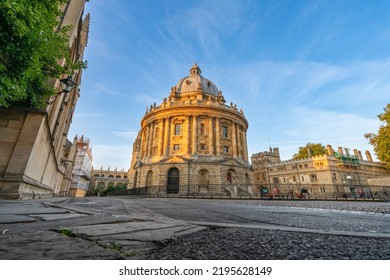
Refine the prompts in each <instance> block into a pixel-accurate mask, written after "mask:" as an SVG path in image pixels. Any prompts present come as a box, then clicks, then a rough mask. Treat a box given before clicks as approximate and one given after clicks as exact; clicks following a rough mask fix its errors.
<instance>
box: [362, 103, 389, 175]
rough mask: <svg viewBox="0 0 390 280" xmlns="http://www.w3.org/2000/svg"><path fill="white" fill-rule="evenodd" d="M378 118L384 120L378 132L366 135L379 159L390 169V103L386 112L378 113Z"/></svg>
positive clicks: (385, 109)
mask: <svg viewBox="0 0 390 280" xmlns="http://www.w3.org/2000/svg"><path fill="white" fill-rule="evenodd" d="M378 118H379V120H380V121H381V122H382V124H381V125H380V126H379V130H378V133H377V134H374V133H366V134H364V137H366V138H367V139H368V140H369V142H370V144H371V145H372V146H374V152H375V154H376V155H377V157H378V159H379V160H380V161H381V162H383V163H385V164H386V167H387V169H389V170H390V103H389V104H387V106H386V107H385V108H384V113H382V114H379V115H378Z"/></svg>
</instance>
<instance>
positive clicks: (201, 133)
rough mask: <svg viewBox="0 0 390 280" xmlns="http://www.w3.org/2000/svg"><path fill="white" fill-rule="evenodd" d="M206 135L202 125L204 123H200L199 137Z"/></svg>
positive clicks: (204, 127)
mask: <svg viewBox="0 0 390 280" xmlns="http://www.w3.org/2000/svg"><path fill="white" fill-rule="evenodd" d="M204 135H206V126H205V125H204V123H201V124H200V136H204Z"/></svg>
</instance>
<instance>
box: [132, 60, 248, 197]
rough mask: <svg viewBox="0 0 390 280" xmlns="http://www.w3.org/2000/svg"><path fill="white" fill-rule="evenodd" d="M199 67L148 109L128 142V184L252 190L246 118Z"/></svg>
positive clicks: (173, 190) (183, 190)
mask: <svg viewBox="0 0 390 280" xmlns="http://www.w3.org/2000/svg"><path fill="white" fill-rule="evenodd" d="M225 103H226V101H225V99H224V97H223V95H222V92H221V91H219V90H218V89H217V87H216V86H215V84H214V83H213V82H212V81H210V80H209V79H206V78H204V77H203V76H202V75H201V70H200V68H199V67H198V65H196V64H194V65H193V66H192V68H191V69H190V75H189V76H187V77H185V78H183V79H181V80H180V81H179V82H178V83H177V85H176V86H174V87H172V88H171V93H170V95H169V96H168V98H164V100H163V102H162V103H161V104H160V105H156V104H153V105H151V106H150V108H147V110H146V114H145V116H144V117H143V118H142V120H141V130H140V131H139V133H138V136H137V138H136V140H135V142H134V145H133V153H132V160H131V166H130V169H129V187H130V188H139V187H148V188H149V191H150V192H152V193H161V194H167V193H168V194H208V195H237V194H238V193H239V192H240V191H241V192H246V193H251V188H250V185H251V183H252V181H253V173H252V169H251V166H250V164H249V162H248V148H247V138H246V131H247V129H248V121H247V120H246V118H245V116H244V113H243V111H242V110H239V109H237V106H236V105H235V104H233V103H230V105H226V104H225Z"/></svg>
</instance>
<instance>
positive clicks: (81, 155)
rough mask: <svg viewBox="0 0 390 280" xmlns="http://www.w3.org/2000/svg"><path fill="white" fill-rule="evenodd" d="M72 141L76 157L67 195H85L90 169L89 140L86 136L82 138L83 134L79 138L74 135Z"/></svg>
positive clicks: (88, 183)
mask: <svg viewBox="0 0 390 280" xmlns="http://www.w3.org/2000/svg"><path fill="white" fill-rule="evenodd" d="M74 143H75V146H76V158H75V160H74V166H73V172H72V184H71V186H70V189H69V196H75V197H85V196H86V195H87V193H88V191H89V187H90V180H91V170H92V151H91V148H90V146H89V144H90V141H89V139H88V138H84V136H81V137H80V138H78V137H77V136H76V137H75V139H74Z"/></svg>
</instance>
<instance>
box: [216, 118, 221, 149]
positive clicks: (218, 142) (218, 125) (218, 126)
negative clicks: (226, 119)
mask: <svg viewBox="0 0 390 280" xmlns="http://www.w3.org/2000/svg"><path fill="white" fill-rule="evenodd" d="M215 137H216V146H217V151H216V152H217V156H220V155H221V123H220V118H218V117H217V118H216V119H215Z"/></svg>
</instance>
